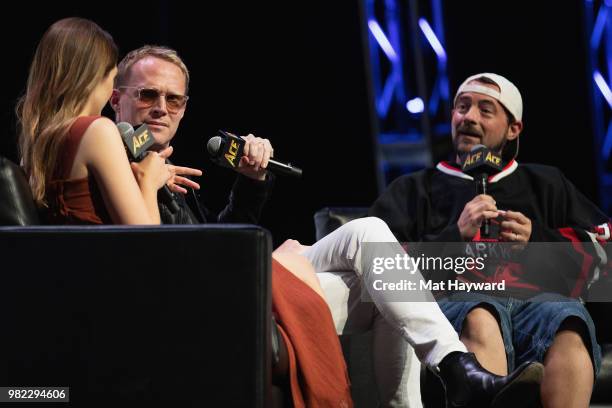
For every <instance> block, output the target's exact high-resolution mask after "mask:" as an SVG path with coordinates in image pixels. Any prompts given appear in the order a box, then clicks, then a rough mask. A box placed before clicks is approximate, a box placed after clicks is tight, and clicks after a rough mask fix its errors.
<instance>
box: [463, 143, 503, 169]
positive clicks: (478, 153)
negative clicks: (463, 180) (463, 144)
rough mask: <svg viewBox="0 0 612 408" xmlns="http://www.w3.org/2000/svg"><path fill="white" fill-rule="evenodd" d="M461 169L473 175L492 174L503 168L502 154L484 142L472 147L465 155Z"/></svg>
mask: <svg viewBox="0 0 612 408" xmlns="http://www.w3.org/2000/svg"><path fill="white" fill-rule="evenodd" d="M461 170H463V172H464V173H466V174H469V175H471V176H473V177H474V176H478V175H482V174H487V175H492V174H496V173H499V172H500V171H501V170H502V159H501V156H500V155H499V154H497V153H495V152H494V151H492V150H491V149H489V148H487V147H486V146H484V145H482V144H477V145H475V146H473V147H472V149H471V150H470V153H469V154H468V155H467V156H466V157H465V160H464V161H463V164H462V166H461Z"/></svg>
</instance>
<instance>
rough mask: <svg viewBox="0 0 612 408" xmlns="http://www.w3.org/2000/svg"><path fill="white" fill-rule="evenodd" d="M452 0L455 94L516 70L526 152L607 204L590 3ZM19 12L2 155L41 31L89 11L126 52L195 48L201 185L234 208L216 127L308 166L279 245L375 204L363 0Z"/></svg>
mask: <svg viewBox="0 0 612 408" xmlns="http://www.w3.org/2000/svg"><path fill="white" fill-rule="evenodd" d="M443 3H444V4H443V6H444V15H445V21H446V27H445V38H446V50H447V53H448V57H449V63H448V72H449V79H450V87H451V93H453V92H454V90H455V89H456V87H457V86H458V85H459V84H460V82H461V81H462V80H463V79H464V78H465V77H467V76H468V75H471V74H474V73H477V72H485V71H488V72H496V73H499V74H502V75H504V76H507V77H508V78H509V79H510V80H512V81H513V82H514V83H515V84H516V85H517V86H518V88H519V89H520V90H521V92H522V94H523V99H524V107H525V111H524V117H523V120H524V123H525V130H524V133H523V135H522V139H521V141H522V143H521V152H520V155H519V160H520V161H521V162H542V163H547V164H552V165H556V166H558V167H561V168H562V170H563V171H564V172H565V173H566V175H567V176H568V177H569V179H570V180H572V181H574V182H575V183H576V184H577V185H578V186H579V188H580V189H581V190H582V191H583V192H584V193H585V194H586V195H587V196H588V197H589V198H591V199H592V200H594V201H596V202H597V200H598V197H597V195H596V178H595V170H594V164H593V159H594V154H593V130H592V125H591V113H590V105H589V99H588V86H589V83H588V74H587V69H586V50H585V40H584V36H585V34H584V30H583V24H582V22H583V16H582V3H581V2H580V1H564V2H555V3H550V4H549V8H548V9H546V8H543V7H538V8H537V9H536V7H534V5H533V2H526V1H525V2H523V1H512V2H499V1H495V2H492V1H487V2H485V1H460V2H458V1H447V2H443ZM112 6H114V7H112ZM11 8H12V11H5V12H4V13H3V14H4V21H5V22H8V23H7V24H4V25H2V28H0V30H1V32H0V33H1V35H2V38H4V39H5V58H4V67H3V75H4V78H5V82H4V84H5V89H4V91H3V93H2V94H3V98H2V111H1V112H2V114H1V126H2V130H3V135H4V136H3V137H2V138H0V153H1V154H4V155H7V156H8V157H10V158H13V159H15V160H16V159H17V158H16V150H15V117H14V113H13V109H14V104H15V101H16V99H17V97H18V96H19V95H20V94H21V93H22V92H23V89H24V85H25V81H26V78H27V70H28V66H29V63H30V60H31V57H32V55H33V53H34V50H35V48H36V44H37V42H38V40H39V39H40V37H41V36H42V34H43V33H44V31H45V30H46V28H47V27H48V26H49V25H50V24H52V23H53V22H54V21H56V20H58V19H60V18H63V17H68V16H81V17H86V18H90V19H92V20H94V21H96V22H97V23H98V24H99V25H100V26H102V27H103V28H104V29H106V30H107V31H109V32H110V33H111V34H112V35H113V37H114V39H115V41H116V42H117V44H118V45H119V47H120V50H121V55H122V56H123V55H124V54H125V53H126V52H127V51H129V50H131V49H133V48H137V47H139V46H141V45H143V44H145V43H152V44H162V45H168V46H170V47H173V48H175V49H176V50H177V51H178V52H179V54H180V55H181V56H182V57H183V59H184V60H185V63H186V64H187V66H188V68H189V69H190V71H191V76H192V82H191V86H190V96H191V99H190V101H189V105H188V108H187V112H186V115H185V118H184V119H183V121H182V124H181V127H180V128H179V132H178V133H177V136H176V138H175V140H174V142H173V144H174V146H175V154H174V156H173V160H174V161H175V162H176V163H180V164H184V165H188V166H192V167H198V168H202V169H203V170H204V176H203V177H202V178H201V180H200V183H201V185H202V190H201V191H202V194H203V196H204V197H205V198H204V201H205V202H206V203H208V205H209V207H211V208H212V209H215V210H219V209H220V208H222V207H223V205H224V204H225V199H226V196H227V194H228V192H229V188H230V186H231V183H232V180H233V178H234V176H233V175H232V174H231V173H229V171H228V170H226V169H222V168H218V167H216V166H214V165H213V164H212V163H211V162H210V161H209V160H208V158H207V155H206V153H205V144H206V142H207V141H208V139H209V138H210V137H212V136H214V135H215V134H216V130H217V129H226V130H229V131H233V132H235V133H240V134H246V133H249V132H251V133H254V134H256V135H258V136H260V137H266V138H269V139H270V140H271V141H272V144H273V146H274V148H275V156H276V158H277V159H279V160H281V161H290V162H292V163H293V164H295V165H297V166H299V167H302V168H303V170H304V177H303V178H302V179H301V180H294V179H286V178H280V177H279V178H277V183H276V186H275V190H274V194H273V198H272V200H271V202H270V203H269V205H267V207H266V210H265V214H264V218H263V221H262V223H263V225H264V226H265V227H267V228H268V229H270V230H271V231H272V234H273V236H274V240H275V244H276V245H278V244H279V243H280V242H282V241H283V240H284V239H286V238H296V239H299V240H301V241H303V242H304V243H311V242H312V241H313V240H314V227H313V219H312V216H313V213H314V212H315V211H316V210H318V209H320V208H322V207H325V206H367V205H369V204H371V203H372V201H373V200H374V199H375V198H376V196H377V195H378V191H377V186H376V177H375V165H374V148H373V143H372V132H371V123H370V111H369V102H368V84H367V81H366V73H365V68H364V52H363V51H364V50H363V44H364V42H363V40H362V39H363V31H362V28H361V25H360V17H359V8H358V3H357V1H348V0H347V1H322V0H321V1H308V2H281V1H274V2H250V1H244V2H240V1H223V2H218V3H214V4H213V3H211V2H202V3H201V4H199V5H198V7H197V10H196V8H195V7H194V6H193V3H190V2H189V3H188V2H180V1H175V2H170V1H149V2H146V3H145V2H127V1H125V2H121V3H113V4H112V5H111V4H110V3H109V4H108V6H105V5H104V4H95V5H93V4H87V5H86V4H77V3H74V4H71V3H55V2H54V3H52V4H50V3H47V5H45V4H41V5H36V6H33V5H31V4H25V2H23V3H22V5H20V4H17V5H13V6H12V7H11ZM200 10H201V11H200ZM108 113H109V114H110V111H108ZM449 139H450V136H449Z"/></svg>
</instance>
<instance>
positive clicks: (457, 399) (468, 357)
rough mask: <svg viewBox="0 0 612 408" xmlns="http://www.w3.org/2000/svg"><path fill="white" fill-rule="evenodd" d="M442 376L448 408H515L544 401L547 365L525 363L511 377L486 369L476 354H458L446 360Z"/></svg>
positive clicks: (441, 371) (453, 354) (448, 356)
mask: <svg viewBox="0 0 612 408" xmlns="http://www.w3.org/2000/svg"><path fill="white" fill-rule="evenodd" d="M438 368H439V369H440V372H439V376H440V378H441V379H442V383H443V384H444V388H445V390H446V406H447V407H448V408H458V407H470V408H486V407H494V408H510V407H512V408H514V407H521V406H529V405H530V404H532V403H533V402H535V401H538V400H539V399H540V383H541V382H542V377H543V375H544V366H543V365H542V364H540V363H524V364H522V365H521V366H520V367H518V368H517V369H516V370H514V371H513V372H512V373H510V374H508V375H507V376H499V375H495V374H493V373H491V372H489V371H487V370H486V369H485V368H483V367H482V366H481V365H480V363H478V360H476V356H475V355H474V353H460V352H455V353H451V354H449V355H447V356H446V357H444V359H443V360H442V362H441V363H440V365H439V366H438Z"/></svg>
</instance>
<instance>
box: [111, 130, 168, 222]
mask: <svg viewBox="0 0 612 408" xmlns="http://www.w3.org/2000/svg"><path fill="white" fill-rule="evenodd" d="M117 128H118V129H119V133H120V134H121V139H122V140H123V144H124V146H125V150H126V152H127V153H128V156H129V158H130V161H136V162H139V161H141V160H142V159H143V158H144V157H145V154H146V152H147V151H148V150H149V148H150V147H151V146H152V145H153V144H154V143H155V139H153V136H152V135H151V132H150V131H149V127H148V126H147V125H146V124H143V125H141V126H139V127H138V129H136V130H134V128H133V127H132V125H130V124H129V123H127V122H120V123H117ZM158 195H159V198H160V200H161V201H162V202H163V203H164V204H165V205H166V206H167V207H168V208H169V209H170V211H172V212H173V213H175V212H178V211H179V206H178V203H177V202H176V199H175V197H174V194H173V193H172V191H170V189H169V188H168V186H167V185H164V186H163V187H162V188H160V189H159V191H158Z"/></svg>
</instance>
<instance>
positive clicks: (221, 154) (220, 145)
mask: <svg viewBox="0 0 612 408" xmlns="http://www.w3.org/2000/svg"><path fill="white" fill-rule="evenodd" d="M219 133H221V135H222V136H214V137H211V138H210V140H209V141H208V144H207V145H206V150H208V154H209V155H210V157H211V159H212V161H213V162H214V163H216V164H218V165H219V166H223V167H229V168H231V169H234V170H235V169H236V168H237V167H238V164H239V163H240V159H241V158H242V156H244V154H243V151H244V145H245V144H246V140H244V139H243V138H241V137H238V136H236V135H234V134H232V133H229V132H225V131H223V130H219ZM267 170H270V171H272V172H274V173H279V174H286V175H288V176H293V177H301V176H302V169H300V168H298V167H295V166H293V165H292V164H291V163H281V162H279V161H276V160H272V159H270V160H268V167H267Z"/></svg>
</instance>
